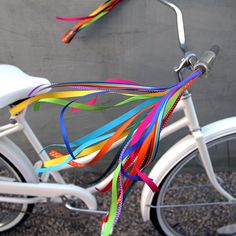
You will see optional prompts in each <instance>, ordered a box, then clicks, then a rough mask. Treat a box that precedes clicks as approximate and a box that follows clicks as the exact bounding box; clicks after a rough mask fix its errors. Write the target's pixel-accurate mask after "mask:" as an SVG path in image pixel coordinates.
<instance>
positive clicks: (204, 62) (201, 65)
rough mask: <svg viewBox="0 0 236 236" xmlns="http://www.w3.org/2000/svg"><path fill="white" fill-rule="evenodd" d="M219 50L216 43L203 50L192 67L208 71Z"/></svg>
mask: <svg viewBox="0 0 236 236" xmlns="http://www.w3.org/2000/svg"><path fill="white" fill-rule="evenodd" d="M219 51H220V47H219V46H218V45H214V46H212V47H211V48H210V49H209V50H207V51H205V52H204V53H203V54H202V55H201V57H200V58H199V60H198V61H197V63H196V64H195V65H194V69H200V70H202V72H203V73H205V72H209V70H210V68H211V67H212V66H213V64H214V62H215V59H216V56H217V55H218V54H219Z"/></svg>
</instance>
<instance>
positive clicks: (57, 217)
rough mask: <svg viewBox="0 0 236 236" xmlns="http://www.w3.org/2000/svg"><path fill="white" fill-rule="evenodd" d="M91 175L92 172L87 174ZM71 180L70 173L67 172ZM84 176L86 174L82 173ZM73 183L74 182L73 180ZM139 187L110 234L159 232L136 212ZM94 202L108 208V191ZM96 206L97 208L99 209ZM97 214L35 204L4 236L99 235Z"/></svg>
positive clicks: (140, 189) (135, 189) (57, 205)
mask: <svg viewBox="0 0 236 236" xmlns="http://www.w3.org/2000/svg"><path fill="white" fill-rule="evenodd" d="M89 175H90V177H91V178H93V179H94V178H95V176H97V175H96V174H91V173H89ZM71 176H72V177H71V178H72V179H73V178H75V177H73V174H72V175H71ZM86 176H88V174H86ZM75 182H76V181H75ZM141 191H142V186H141V185H138V184H137V186H136V187H135V188H134V189H133V191H132V192H131V193H130V195H129V197H128V199H127V201H126V203H125V204H124V209H123V212H122V215H121V218H120V220H119V222H118V224H117V226H116V227H115V229H114V232H113V235H114V236H116V235H119V236H120V235H121V236H126V235H127V236H130V235H134V236H135V235H137V236H138V235H143V236H145V235H159V234H158V233H157V231H156V230H155V228H154V227H153V225H152V224H151V222H147V223H144V222H143V221H142V218H141V213H140V207H139V206H140V196H141ZM97 200H98V205H99V206H100V207H101V208H102V209H108V207H109V204H110V194H98V195H97ZM101 208H100V209H101ZM100 222H101V216H99V215H86V214H75V213H72V212H70V211H68V210H67V209H66V208H64V207H63V206H62V205H61V204H50V205H49V204H37V205H36V206H35V207H34V210H33V213H32V214H31V215H30V217H29V218H28V219H27V220H26V221H25V222H24V223H23V224H21V225H20V226H18V227H17V228H15V229H14V230H12V231H10V232H8V233H4V234H1V235H4V236H13V235H24V236H32V235H40V236H44V235H45V236H51V235H58V236H67V235H70V236H77V235H88V236H90V235H95V236H96V235H100Z"/></svg>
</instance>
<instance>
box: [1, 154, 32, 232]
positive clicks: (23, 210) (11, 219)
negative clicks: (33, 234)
mask: <svg viewBox="0 0 236 236" xmlns="http://www.w3.org/2000/svg"><path fill="white" fill-rule="evenodd" d="M0 181H8V182H26V180H25V179H24V177H23V175H22V174H21V172H20V170H19V169H18V168H17V167H16V166H14V165H13V164H12V163H11V162H10V161H9V160H8V159H7V158H6V157H5V156H3V155H2V154H0ZM0 197H21V198H22V197H25V198H26V197H27V196H18V195H9V194H1V189H0ZM33 206H34V205H33V204H16V203H5V202H0V232H5V231H8V230H10V229H12V228H13V227H15V226H17V225H18V224H20V223H22V222H23V221H24V220H25V219H26V218H27V216H28V215H29V214H30V212H31V211H32V209H33Z"/></svg>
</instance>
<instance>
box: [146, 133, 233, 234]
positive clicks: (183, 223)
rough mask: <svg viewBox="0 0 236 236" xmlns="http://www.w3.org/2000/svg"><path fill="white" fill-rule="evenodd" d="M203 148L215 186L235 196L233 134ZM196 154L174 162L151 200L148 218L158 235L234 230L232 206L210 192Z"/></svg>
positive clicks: (211, 187) (213, 191) (211, 190)
mask: <svg viewBox="0 0 236 236" xmlns="http://www.w3.org/2000/svg"><path fill="white" fill-rule="evenodd" d="M207 146H208V150H209V154H210V156H211V160H212V164H213V167H214V171H215V173H216V175H217V179H218V181H219V183H221V185H222V186H223V188H224V189H225V190H226V191H228V192H229V193H231V194H232V195H233V196H234V197H236V134H232V135H229V136H225V137H222V138H220V139H216V140H214V141H211V142H210V143H208V144H207ZM198 155H199V154H198V151H197V150H195V151H194V152H192V153H191V154H190V155H188V156H186V157H185V158H184V159H183V160H182V161H181V162H180V163H178V164H177V165H176V166H175V167H174V168H173V169H172V171H170V173H169V174H168V175H167V177H166V178H165V179H164V180H163V181H162V183H161V184H160V191H159V192H158V193H156V194H155V195H154V197H153V199H152V206H151V210H150V219H151V221H152V223H153V224H154V226H155V227H156V228H157V230H158V231H159V232H160V233H161V235H168V236H170V235H175V236H176V235H217V234H218V233H220V231H221V232H222V231H223V232H224V230H225V229H226V228H227V226H230V225H231V226H233V227H231V230H236V228H235V226H236V203H229V202H228V201H227V199H225V198H224V197H222V195H220V194H219V193H218V192H217V191H216V190H215V189H214V187H213V186H212V185H211V183H210V182H209V180H208V177H207V176H206V173H205V170H204V167H203V166H202V164H201V161H200V159H199V158H198ZM228 228H229V227H228ZM226 230H227V229H226ZM233 233H236V232H232V235H235V234H233Z"/></svg>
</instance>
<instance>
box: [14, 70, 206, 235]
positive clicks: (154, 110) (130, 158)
mask: <svg viewBox="0 0 236 236" xmlns="http://www.w3.org/2000/svg"><path fill="white" fill-rule="evenodd" d="M201 74H202V73H201V71H200V70H197V71H195V72H194V73H193V74H191V75H190V76H189V77H188V78H186V79H185V80H183V81H181V82H179V83H177V84H174V85H171V86H168V87H161V88H160V87H155V86H144V85H140V84H137V83H135V82H132V81H125V80H120V79H113V80H110V81H106V82H66V83H57V84H53V85H50V86H47V87H45V86H43V87H40V86H39V87H37V89H34V90H33V91H31V93H30V95H31V96H32V95H33V94H34V96H32V97H29V98H28V99H27V100H25V101H23V102H21V103H20V104H18V105H16V106H15V107H12V108H11V109H10V113H11V115H15V114H17V113H18V112H21V111H22V110H24V109H26V108H27V107H28V106H29V105H30V104H32V103H34V104H35V106H34V108H35V110H36V111H37V110H39V108H40V105H41V104H42V103H50V104H56V105H58V106H63V108H62V110H61V114H60V126H61V134H62V137H63V140H64V143H63V144H52V145H50V146H48V147H46V148H49V147H52V146H61V147H64V148H66V150H67V151H68V155H62V154H61V153H58V152H57V151H51V152H50V155H51V156H52V157H53V159H52V160H49V161H46V162H45V163H44V166H43V167H42V168H39V169H37V170H36V173H43V172H49V171H56V170H59V169H60V168H63V167H64V166H65V165H67V164H69V165H72V166H74V167H84V166H88V165H91V164H93V163H95V162H97V161H99V160H100V159H102V158H104V157H105V154H106V153H107V152H108V151H109V149H110V148H111V147H112V145H113V144H114V143H115V142H117V141H119V140H121V139H124V141H123V144H121V146H120V149H119V150H118V151H117V154H116V156H115V157H114V159H113V160H112V162H111V164H110V165H109V166H108V167H107V169H106V170H105V171H104V173H103V174H102V175H101V177H100V178H99V179H98V180H100V179H101V178H103V177H104V176H106V175H107V174H109V172H110V171H111V170H112V169H113V170H114V172H113V173H114V175H113V179H112V181H111V182H110V183H108V184H107V186H105V187H104V188H103V189H98V191H100V192H107V191H109V190H110V189H112V202H111V208H110V212H109V214H108V215H107V216H106V217H105V218H104V219H103V221H104V222H107V223H106V227H105V229H104V232H103V235H104V236H106V235H109V233H110V231H111V229H112V227H113V226H114V225H115V224H116V223H117V221H118V219H119V216H120V214H121V210H122V206H123V202H124V200H125V198H126V197H127V194H128V192H130V189H131V188H132V187H133V185H134V184H133V183H134V182H136V181H142V182H145V183H146V184H147V185H148V186H149V187H150V189H151V190H152V191H154V192H155V191H158V187H157V186H156V184H155V183H154V182H153V180H152V179H150V178H149V177H148V176H147V175H146V174H145V173H144V172H143V171H144V170H145V168H146V167H147V166H148V165H149V164H150V163H151V162H152V161H153V160H155V159H156V156H157V155H156V154H157V151H158V144H159V138H160V132H161V129H162V128H163V127H164V126H165V124H166V122H167V121H168V119H169V117H170V115H171V114H172V112H173V110H174V108H175V106H176V105H177V103H178V101H179V99H180V98H181V96H182V95H183V93H184V91H185V90H186V89H187V88H188V87H189V86H190V85H191V84H192V83H193V81H194V80H195V79H196V78H197V77H199V76H200V75H201ZM62 87H63V88H65V89H68V88H69V89H71V88H73V90H69V91H60V92H50V93H45V94H40V95H35V92H36V91H37V92H40V93H42V91H43V90H46V89H48V88H52V89H57V88H62ZM102 94H108V95H110V96H112V95H113V94H118V95H120V96H121V97H122V98H123V100H122V101H121V102H118V103H116V104H113V105H110V106H99V105H96V102H97V100H98V98H99V96H101V95H102ZM88 97H91V98H92V100H91V101H90V102H88V103H85V104H84V103H82V99H84V98H88ZM71 98H72V100H71V101H70V100H68V99H71ZM137 102H141V103H140V104H138V105H137V104H136V103H137ZM131 103H133V104H136V105H135V107H133V108H132V109H131V110H129V111H128V112H126V113H124V114H123V115H121V116H120V117H118V118H116V119H114V120H112V121H110V122H109V123H107V124H105V125H103V126H102V127H100V128H98V129H96V130H94V131H92V132H90V133H88V134H87V135H85V136H83V137H81V138H79V139H77V140H75V141H72V142H70V141H69V136H68V134H67V130H66V125H65V120H64V115H65V112H66V111H67V109H68V108H71V109H73V111H77V110H78V109H80V110H87V111H91V112H92V111H95V110H101V111H103V110H111V109H114V108H115V107H120V106H123V105H125V104H131ZM93 152H97V154H96V155H95V156H94V157H93V158H92V159H91V160H90V161H88V162H87V163H84V164H81V163H77V162H76V160H77V159H78V158H83V157H84V156H86V155H89V154H91V153H93ZM98 180H96V181H98Z"/></svg>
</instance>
